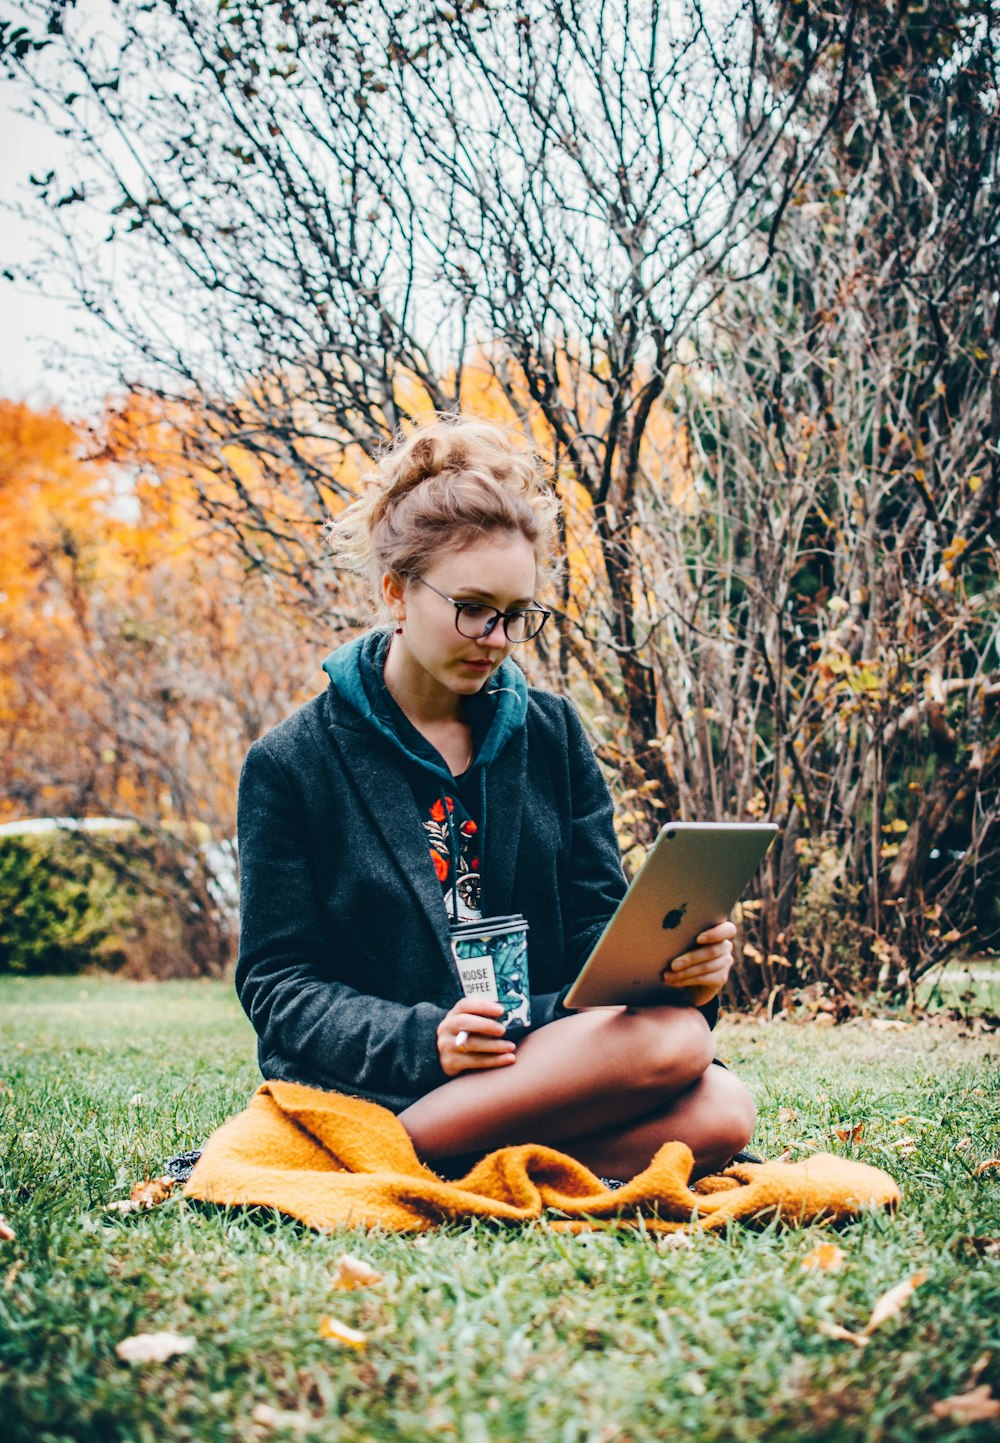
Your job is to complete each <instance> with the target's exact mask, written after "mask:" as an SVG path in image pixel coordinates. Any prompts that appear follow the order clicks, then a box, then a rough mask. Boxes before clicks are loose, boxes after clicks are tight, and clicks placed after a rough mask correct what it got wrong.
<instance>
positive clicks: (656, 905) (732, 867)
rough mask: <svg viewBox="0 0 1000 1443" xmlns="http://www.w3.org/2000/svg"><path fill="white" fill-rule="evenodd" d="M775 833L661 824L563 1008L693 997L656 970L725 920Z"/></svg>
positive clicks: (740, 826)
mask: <svg viewBox="0 0 1000 1443" xmlns="http://www.w3.org/2000/svg"><path fill="white" fill-rule="evenodd" d="M777 831H778V828H777V827H776V826H775V825H774V823H773V822H668V823H667V825H666V826H665V827H664V828H663V830H662V831H661V832H660V834H659V836H658V837H657V839H656V841H655V842H654V843H653V846H652V849H651V850H650V852H649V855H648V856H647V857H646V860H645V862H644V863H643V864H642V867H641V868H640V869H639V871H638V872H637V873H636V875H635V877H634V878H633V881H632V885H631V886H630V887H629V889H628V891H627V892H626V893H625V896H624V897H623V898H622V900H621V902H620V903H619V904H618V909H617V911H616V912H615V914H614V916H613V917H612V918H611V921H610V922H609V923H608V925H607V927H605V929H604V933H603V935H602V936H601V939H600V941H599V942H598V944H597V946H596V947H595V948H594V950H593V952H591V954H590V956H589V957H588V958H587V961H586V962H585V963H584V965H583V970H582V972H581V973H580V975H579V977H577V979H576V981H575V982H574V983H573V985H572V987H571V988H570V990H569V992H568V993H567V995H566V1000H565V1003H564V1004H563V1005H564V1006H566V1007H610V1006H616V1005H621V1004H622V1003H625V1004H627V1005H635V1006H640V1005H643V1004H647V1003H650V1002H679V1003H690V1002H692V1001H698V1000H700V999H699V998H698V997H697V996H696V995H695V991H696V989H692V988H687V989H685V988H679V987H671V986H670V985H669V983H668V982H666V981H665V980H664V977H663V970H664V968H665V966H666V965H667V963H668V962H672V961H673V959H674V958H675V957H679V956H680V955H681V953H682V952H687V951H689V950H690V949H691V947H693V946H694V944H695V939H696V938H697V937H698V935H699V934H700V933H702V932H704V931H705V930H706V929H707V928H709V927H714V926H715V925H716V924H717V923H719V922H724V921H725V919H726V918H727V917H728V916H729V914H730V912H731V911H732V910H733V907H734V906H735V904H736V902H737V901H738V900H739V898H740V895H741V893H742V892H743V889H744V888H745V887H746V885H747V883H748V882H749V880H750V878H751V877H752V876H753V874H754V872H755V871H756V870H757V867H758V865H759V863H760V861H761V859H762V858H763V856H764V854H765V852H766V851H767V849H768V847H769V846H770V845H771V843H772V841H773V840H774V837H775V834H776V833H777Z"/></svg>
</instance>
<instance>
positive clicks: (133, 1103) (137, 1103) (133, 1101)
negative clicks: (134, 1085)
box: [128, 1092, 143, 1107]
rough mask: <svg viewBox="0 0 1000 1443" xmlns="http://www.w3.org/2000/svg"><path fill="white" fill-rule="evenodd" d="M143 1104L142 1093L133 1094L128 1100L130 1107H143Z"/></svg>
mask: <svg viewBox="0 0 1000 1443" xmlns="http://www.w3.org/2000/svg"><path fill="white" fill-rule="evenodd" d="M142 1103H143V1097H142V1093H141V1092H133V1094H132V1096H131V1097H130V1098H129V1100H128V1105H129V1107H141V1106H142Z"/></svg>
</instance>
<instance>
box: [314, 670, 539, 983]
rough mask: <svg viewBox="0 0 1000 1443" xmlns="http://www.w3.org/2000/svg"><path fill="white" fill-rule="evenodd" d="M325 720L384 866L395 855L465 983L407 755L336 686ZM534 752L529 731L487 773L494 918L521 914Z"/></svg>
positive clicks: (486, 894) (487, 902) (489, 895)
mask: <svg viewBox="0 0 1000 1443" xmlns="http://www.w3.org/2000/svg"><path fill="white" fill-rule="evenodd" d="M323 722H324V723H325V734H326V737H327V738H328V740H329V741H332V743H333V746H334V747H335V748H336V750H337V751H339V753H340V755H341V757H342V758H343V765H344V770H345V772H346V775H347V776H348V778H349V779H350V782H351V784H352V785H353V787H354V788H355V790H356V792H357V794H358V796H359V797H360V799H361V802H362V804H363V805H364V807H365V809H366V810H367V812H368V815H369V819H370V821H371V825H372V831H373V834H375V835H376V836H377V837H378V839H379V840H380V841H381V844H382V845H381V848H380V849H379V850H380V851H381V854H382V855H381V858H380V860H381V862H382V864H383V865H384V864H385V858H386V857H389V858H390V859H391V861H392V864H393V865H394V866H395V867H396V868H397V870H398V871H399V872H400V873H401V874H402V875H403V876H404V877H405V879H406V881H407V884H408V885H409V887H410V888H411V890H412V892H413V895H414V900H415V902H416V903H417V906H418V907H419V910H420V911H421V913H423V915H424V916H425V917H426V918H427V920H428V924H429V925H430V927H431V929H432V931H433V932H434V935H435V937H436V939H437V941H438V944H439V946H440V947H441V949H442V951H443V952H445V953H446V954H447V957H448V961H449V965H450V966H451V968H452V970H453V971H454V972H455V976H456V978H457V976H458V972H457V969H456V968H455V964H454V960H453V958H452V952H451V940H450V934H449V930H448V913H447V911H446V909H445V906H444V902H443V899H442V895H441V883H440V882H439V881H438V879H437V876H436V874H435V872H434V867H433V864H432V862H431V858H430V853H429V851H428V847H427V837H426V834H425V832H424V828H423V825H422V822H421V817H420V814H419V812H418V810H417V804H416V802H415V801H414V800H413V794H412V792H411V791H410V787H409V784H408V783H407V781H406V776H405V771H404V769H403V765H402V761H401V758H400V755H399V753H398V752H397V751H396V749H395V748H394V747H392V746H391V745H390V744H389V743H388V742H387V741H385V740H383V739H382V738H381V737H380V736H379V735H378V734H377V733H376V732H375V731H374V730H373V729H372V728H371V727H370V726H368V725H367V724H366V723H365V722H364V721H363V719H362V718H361V717H359V716H358V714H357V713H356V712H355V711H354V710H353V709H352V708H351V707H349V706H348V705H347V703H346V702H344V701H343V699H342V698H341V697H340V696H339V695H338V694H337V692H336V690H335V689H334V688H332V687H331V688H329V689H328V690H327V692H326V697H325V706H324V711H323ZM319 730H322V728H319ZM526 748H527V729H526V728H525V727H521V728H519V729H518V731H517V733H515V735H513V736H512V737H511V738H510V739H509V741H508V743H507V745H506V746H505V747H504V749H503V751H502V752H501V753H500V755H499V756H498V757H497V758H496V759H495V761H493V762H492V763H491V765H490V766H489V768H488V770H487V773H486V814H487V824H486V852H485V856H484V868H483V904H484V905H483V911H484V913H486V912H488V913H489V914H491V915H494V916H496V915H505V914H507V913H510V912H512V911H514V910H515V908H514V901H515V899H514V886H515V871H516V863H517V853H518V845H519V841H520V835H521V814H522V808H523V799H524V785H523V782H524V769H525V760H526Z"/></svg>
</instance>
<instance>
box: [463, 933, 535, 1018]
mask: <svg viewBox="0 0 1000 1443" xmlns="http://www.w3.org/2000/svg"><path fill="white" fill-rule="evenodd" d="M451 950H452V952H453V954H454V957H455V965H456V967H457V968H458V975H459V977H460V978H461V979H462V990H463V992H464V993H465V995H466V997H489V998H490V999H492V1000H493V1001H494V1002H499V1003H500V1004H501V1005H502V1007H503V1009H504V1010H503V1016H502V1017H501V1018H500V1021H501V1022H502V1023H503V1024H504V1026H505V1027H506V1028H507V1029H508V1030H510V1029H511V1028H519V1027H525V1028H527V1027H530V1026H531V1002H530V999H529V995H528V924H527V922H526V921H525V920H524V918H523V917H484V918H483V919H482V921H481V922H463V923H460V924H459V925H458V926H457V927H456V928H454V929H453V931H452V934H451Z"/></svg>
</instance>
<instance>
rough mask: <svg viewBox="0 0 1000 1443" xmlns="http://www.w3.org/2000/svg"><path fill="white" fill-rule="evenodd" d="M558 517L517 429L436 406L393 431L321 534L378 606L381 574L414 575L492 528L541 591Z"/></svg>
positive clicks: (550, 566)
mask: <svg viewBox="0 0 1000 1443" xmlns="http://www.w3.org/2000/svg"><path fill="white" fill-rule="evenodd" d="M558 515H559V502H558V500H557V498H556V494H555V492H554V490H553V488H552V486H551V485H550V484H549V482H548V480H547V478H546V476H545V474H544V471H543V468H542V464H541V459H540V457H539V456H538V454H537V453H536V452H535V451H534V450H533V449H532V448H531V447H530V446H529V444H528V443H527V441H526V440H525V438H524V436H523V434H522V433H521V432H519V431H517V430H515V429H514V428H513V427H510V428H507V427H503V426H498V425H495V424H494V423H493V422H492V421H484V420H482V419H480V418H479V417H475V416H462V415H460V414H457V413H453V412H445V413H438V414H437V415H436V416H435V417H434V419H433V420H432V421H430V422H428V423H425V424H424V425H421V426H418V427H417V429H416V430H414V431H413V432H411V433H410V434H409V435H407V434H404V433H403V432H397V434H396V435H395V436H394V438H393V440H392V442H391V443H390V444H389V445H388V446H387V448H386V449H385V450H384V451H383V452H382V454H381V455H380V456H379V457H378V459H377V462H376V465H375V468H374V469H373V470H371V471H369V472H367V473H365V475H363V476H362V478H361V484H360V494H359V496H358V499H357V500H356V501H353V502H352V503H351V504H350V505H349V506H346V507H345V508H344V510H343V511H341V512H340V514H339V515H338V516H337V517H336V518H335V519H334V520H333V521H331V523H330V525H329V533H328V534H329V536H330V540H331V543H332V546H333V550H334V552H335V554H336V555H337V557H338V558H339V560H340V561H341V563H342V564H343V565H345V566H347V567H348V568H350V569H351V570H352V571H356V572H358V573H360V574H361V575H362V576H365V577H366V578H367V580H368V584H369V586H370V588H371V592H372V596H373V599H374V601H375V604H376V607H377V608H378V609H379V610H380V611H381V610H382V577H383V576H385V575H386V574H389V575H392V576H399V577H404V578H416V577H419V576H422V575H423V573H424V572H425V571H426V570H427V569H428V568H429V567H430V566H431V565H432V564H433V563H434V561H436V560H437V559H438V557H440V556H444V555H449V554H450V553H452V552H455V551H461V550H462V548H463V547H465V546H468V545H470V544H471V543H473V542H475V541H477V540H479V539H481V538H482V537H483V536H487V535H491V534H493V533H495V532H518V533H519V534H520V535H522V536H523V537H525V539H526V540H527V541H529V542H530V543H531V545H532V547H533V549H534V552H535V560H536V563H537V566H538V589H539V591H542V590H543V589H544V587H545V586H546V585H548V584H549V583H551V582H552V581H553V580H554V579H555V577H556V575H557V574H558V571H559V562H558V559H557V555H556V528H557V518H558Z"/></svg>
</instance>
